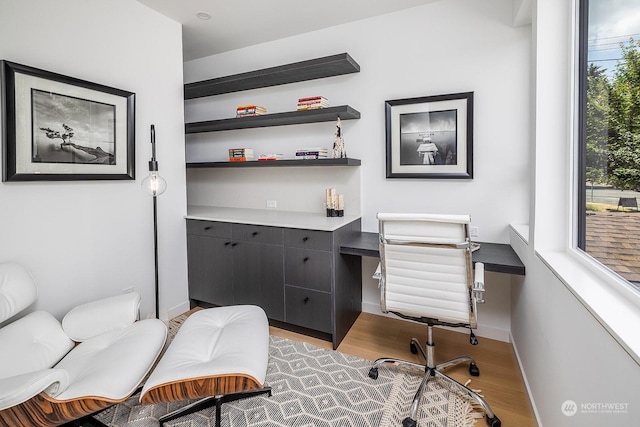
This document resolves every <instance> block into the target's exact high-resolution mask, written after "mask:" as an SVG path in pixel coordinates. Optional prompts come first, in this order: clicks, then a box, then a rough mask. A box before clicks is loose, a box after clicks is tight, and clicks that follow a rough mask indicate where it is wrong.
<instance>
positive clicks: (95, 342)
mask: <svg viewBox="0 0 640 427" xmlns="http://www.w3.org/2000/svg"><path fill="white" fill-rule="evenodd" d="M36 297H37V288H36V285H35V283H34V281H33V279H32V277H31V276H30V275H29V273H27V271H26V270H25V269H24V268H23V267H21V266H20V265H18V264H14V263H0V323H2V322H4V321H6V320H7V319H9V318H11V317H13V316H14V315H16V314H17V313H19V312H21V311H22V310H24V309H25V308H27V307H28V306H29V305H31V304H32V303H33V302H34V301H35V299H36ZM139 304H140V295H139V294H137V293H135V292H132V293H129V294H123V295H118V296H115V297H111V298H107V299H104V300H100V301H96V302H93V303H88V304H84V305H82V306H78V307H76V308H74V309H73V310H71V311H70V312H69V313H68V314H67V315H66V316H65V317H64V319H63V321H62V324H61V323H60V322H59V321H58V320H57V319H56V318H54V317H53V316H52V315H51V314H49V313H47V312H44V311H34V312H32V313H29V314H27V315H26V316H24V317H22V318H19V319H18V320H15V321H13V322H12V323H8V324H7V325H5V326H4V327H2V328H1V329H0V349H1V350H0V426H10V427H18V426H25V427H34V426H46V427H48V426H58V425H61V424H64V423H67V422H69V421H73V420H77V419H80V418H82V417H85V416H87V415H89V414H92V413H94V412H97V411H100V410H102V409H104V408H106V407H108V406H111V405H113V404H115V403H118V402H122V401H123V400H125V399H127V398H128V397H129V396H130V395H132V394H133V393H134V392H135V391H136V390H137V389H138V388H139V386H140V384H141V382H142V380H143V379H144V378H145V376H146V375H147V373H148V372H149V370H150V369H151V367H152V366H153V364H154V362H155V361H156V359H157V357H158V355H159V354H160V352H161V350H162V348H163V346H164V343H165V340H166V336H167V328H166V326H165V325H164V323H163V322H162V321H160V320H157V319H147V320H141V321H136V319H137V316H138V306H139Z"/></svg>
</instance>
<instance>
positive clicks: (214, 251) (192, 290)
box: [187, 234, 233, 305]
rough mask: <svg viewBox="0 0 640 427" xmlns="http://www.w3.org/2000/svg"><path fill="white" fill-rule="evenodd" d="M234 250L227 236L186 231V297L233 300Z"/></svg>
mask: <svg viewBox="0 0 640 427" xmlns="http://www.w3.org/2000/svg"><path fill="white" fill-rule="evenodd" d="M232 256H233V251H232V250H231V247H230V242H229V240H228V239H220V238H217V237H205V236H199V235H193V234H190V235H187V259H188V268H189V298H191V299H195V300H199V301H204V302H208V303H210V304H216V305H229V304H233V268H232V262H233V258H232Z"/></svg>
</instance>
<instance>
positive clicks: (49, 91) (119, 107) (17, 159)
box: [0, 61, 135, 181]
mask: <svg viewBox="0 0 640 427" xmlns="http://www.w3.org/2000/svg"><path fill="white" fill-rule="evenodd" d="M0 70H1V72H2V79H1V84H2V104H1V105H2V151H3V159H4V167H3V174H2V180H3V181H37V180H46V181H75V180H115V179H130V180H132V179H135V94H134V93H131V92H127V91H124V90H120V89H115V88H112V87H108V86H103V85H100V84H96V83H91V82H88V81H84V80H80V79H76V78H73V77H67V76H63V75H60V74H56V73H53V72H49V71H44V70H39V69H36V68H33V67H28V66H25V65H21V64H16V63H13V62H9V61H1V63H0Z"/></svg>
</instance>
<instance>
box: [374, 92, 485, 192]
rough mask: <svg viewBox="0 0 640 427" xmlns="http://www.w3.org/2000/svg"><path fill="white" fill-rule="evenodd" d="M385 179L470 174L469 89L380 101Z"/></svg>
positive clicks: (467, 177) (471, 145)
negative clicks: (385, 154)
mask: <svg viewBox="0 0 640 427" xmlns="http://www.w3.org/2000/svg"><path fill="white" fill-rule="evenodd" d="M385 118H386V139H387V178H440V179H450V178H459V179H471V178H473V92H465V93H457V94H450V95H436V96H425V97H419V98H407V99H396V100H391V101H386V102H385Z"/></svg>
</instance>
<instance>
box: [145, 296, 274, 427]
mask: <svg viewBox="0 0 640 427" xmlns="http://www.w3.org/2000/svg"><path fill="white" fill-rule="evenodd" d="M268 360H269V323H268V321H267V316H266V314H265V312H264V310H262V308H260V307H258V306H254V305H236V306H227V307H216V308H209V309H205V310H201V311H197V312H195V313H194V314H192V315H191V316H189V317H188V318H187V320H185V322H184V323H183V325H182V327H181V328H180V330H179V331H178V333H177V335H176V337H175V338H174V339H173V341H172V342H171V344H170V345H169V348H168V349H167V351H166V352H165V354H164V355H163V356H162V358H161V359H160V362H158V365H157V366H156V368H155V369H154V370H153V372H152V374H151V376H150V377H149V379H148V380H147V382H146V383H145V385H144V387H143V389H142V392H141V394H140V403H142V404H145V405H146V404H153V403H158V402H174V401H179V400H187V399H202V398H204V399H203V400H201V401H198V402H196V403H193V404H191V405H188V406H186V407H185V408H181V409H179V410H178V411H175V412H172V413H170V414H167V415H165V416H164V417H162V419H161V420H160V423H161V425H162V423H163V422H166V421H169V420H172V419H175V418H178V417H180V416H183V415H186V414H188V413H193V412H196V411H198V410H201V409H203V408H205V407H208V406H212V405H214V404H215V405H216V408H217V410H216V425H219V424H220V405H221V404H222V403H223V402H226V401H230V400H237V399H241V398H244V397H249V396H251V395H254V394H255V393H265V392H267V393H270V390H271V389H270V388H268V387H267V388H265V387H263V384H264V379H265V376H266V374H267V363H268Z"/></svg>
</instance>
